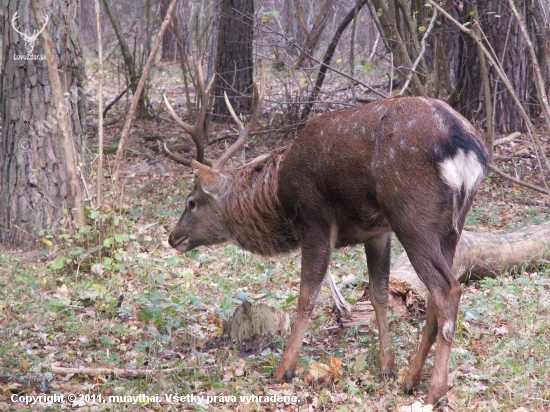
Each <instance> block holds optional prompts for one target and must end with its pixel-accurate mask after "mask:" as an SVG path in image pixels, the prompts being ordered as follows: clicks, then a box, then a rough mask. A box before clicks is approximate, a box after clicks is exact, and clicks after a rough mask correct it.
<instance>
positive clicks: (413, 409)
mask: <svg viewBox="0 0 550 412" xmlns="http://www.w3.org/2000/svg"><path fill="white" fill-rule="evenodd" d="M433 408H434V407H433V406H432V405H423V404H422V403H421V402H418V401H416V402H415V403H413V404H412V405H403V406H401V407H400V408H399V412H431V411H432V410H433Z"/></svg>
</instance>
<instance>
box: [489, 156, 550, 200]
mask: <svg viewBox="0 0 550 412" xmlns="http://www.w3.org/2000/svg"><path fill="white" fill-rule="evenodd" d="M487 167H488V168H489V169H491V170H492V171H493V172H495V173H497V174H498V175H500V176H502V177H504V178H505V179H508V180H509V181H511V182H514V183H515V184H518V185H520V186H524V187H527V188H529V189H532V190H535V191H537V192H540V193H544V194H545V195H550V192H548V190H545V189H543V188H542V187H539V186H535V185H532V184H531V183H527V182H524V181H522V180H519V179H516V178H515V177H513V176H510V175H509V174H507V173H504V172H503V171H502V170H500V169H499V168H498V167H496V166H495V165H494V164H492V163H489V164H488V165H487Z"/></svg>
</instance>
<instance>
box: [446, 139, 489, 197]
mask: <svg viewBox="0 0 550 412" xmlns="http://www.w3.org/2000/svg"><path fill="white" fill-rule="evenodd" d="M439 165H440V167H441V177H442V178H443V180H444V181H445V183H447V184H448V185H449V186H450V187H451V188H453V189H454V190H460V189H461V188H462V186H463V185H464V187H465V189H466V192H467V193H468V194H469V193H470V192H471V191H472V190H473V189H475V188H476V187H477V185H478V183H479V180H480V179H481V178H482V176H483V167H482V166H481V164H480V163H479V161H478V160H477V156H476V154H475V153H474V152H468V153H465V152H464V150H462V149H459V150H458V151H457V152H456V155H455V156H454V157H451V158H449V159H445V160H444V161H443V162H441V163H440V164H439Z"/></svg>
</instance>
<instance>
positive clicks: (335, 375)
mask: <svg viewBox="0 0 550 412" xmlns="http://www.w3.org/2000/svg"><path fill="white" fill-rule="evenodd" d="M341 368H342V359H340V358H337V357H336V356H333V357H332V358H331V359H330V373H331V374H332V380H333V381H334V382H336V381H339V380H340V369H341Z"/></svg>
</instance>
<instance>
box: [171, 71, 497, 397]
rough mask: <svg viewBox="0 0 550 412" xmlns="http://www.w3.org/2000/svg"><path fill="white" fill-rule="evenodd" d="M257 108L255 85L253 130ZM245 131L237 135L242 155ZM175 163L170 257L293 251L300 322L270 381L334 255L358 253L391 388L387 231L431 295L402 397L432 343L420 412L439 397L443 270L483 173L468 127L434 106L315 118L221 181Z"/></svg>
mask: <svg viewBox="0 0 550 412" xmlns="http://www.w3.org/2000/svg"><path fill="white" fill-rule="evenodd" d="M262 78H263V68H262ZM202 90H203V91H204V82H203V86H202ZM262 99H263V82H262V87H261V91H260V92H258V89H257V88H255V101H256V103H255V107H256V108H255V114H254V116H255V117H254V118H253V120H252V122H251V125H250V126H253V123H255V122H256V120H257V115H258V113H259V109H260V106H261V102H262ZM234 118H235V121H237V122H238V119H237V118H236V116H234ZM238 123H239V122H238ZM250 126H249V128H248V129H247V130H245V129H244V127H243V126H242V124H240V125H239V130H240V138H239V142H238V144H239V145H242V144H243V143H244V140H245V139H246V135H247V133H248V132H249V131H250V130H251V127H250ZM243 136H244V137H243ZM237 149H238V147H237V148H235V147H232V148H231V150H232V152H231V153H234V152H235V150H237ZM176 159H177V160H178V161H180V162H181V163H184V164H188V165H192V167H193V168H194V169H195V171H196V180H195V189H194V190H193V192H192V193H191V194H190V195H189V197H188V198H187V203H186V207H185V211H184V213H183V215H182V216H181V218H180V220H179V222H178V224H177V225H176V227H175V228H174V230H173V231H172V233H171V234H170V238H169V243H170V245H171V246H172V247H174V248H176V249H177V250H179V251H181V252H186V251H188V250H191V249H193V248H195V247H198V246H201V245H214V244H219V243H222V242H231V243H234V244H235V245H237V246H239V247H241V248H243V249H246V250H249V251H251V252H253V253H258V254H260V255H263V256H274V255H280V254H282V253H287V252H290V251H292V250H295V249H298V248H301V251H302V273H301V283H300V296H299V299H298V313H297V316H296V320H295V322H294V325H293V327H292V332H291V335H290V338H289V340H288V344H287V347H286V349H285V351H284V353H283V356H282V359H281V362H280V364H279V367H278V368H277V370H276V371H275V373H274V377H275V378H276V379H278V380H283V379H291V378H292V376H293V375H294V371H295V369H296V363H297V360H298V356H299V352H300V347H301V345H302V340H303V338H304V334H305V331H306V326H307V324H308V321H309V319H310V316H311V313H312V310H313V308H314V306H315V304H316V301H317V296H318V294H319V291H320V288H321V283H322V281H323V279H324V277H325V274H326V272H327V269H328V266H329V262H330V258H331V253H332V251H333V250H334V249H335V248H340V247H343V246H348V245H356V244H359V243H363V244H364V246H365V252H366V256H367V265H368V271H369V290H370V296H371V300H372V304H373V306H374V309H375V313H376V320H377V323H378V329H379V334H380V366H381V368H382V370H383V373H384V375H386V376H394V377H395V376H396V372H395V371H396V365H395V362H394V357H393V355H392V353H391V351H390V338H389V328H388V319H387V310H388V278H389V269H390V240H391V234H390V232H392V231H393V232H395V234H396V235H397V237H398V239H399V240H400V241H401V243H402V244H403V247H404V248H405V250H406V252H407V254H408V256H409V259H410V261H411V263H412V265H413V266H414V268H415V270H416V272H417V273H418V275H419V277H420V279H421V280H422V281H423V282H424V283H425V285H426V286H427V288H428V289H429V291H430V298H429V300H428V308H427V322H426V327H425V329H424V334H423V337H422V341H421V343H420V348H419V350H418V353H417V355H416V356H415V358H414V361H413V362H412V364H411V365H410V368H409V371H408V373H407V375H406V377H405V380H404V383H403V389H404V390H405V391H406V392H410V391H411V390H413V389H414V388H416V387H417V386H418V385H419V383H420V376H421V371H422V368H423V366H424V363H425V361H426V357H427V356H428V351H429V350H430V348H431V346H432V345H433V343H434V342H436V341H437V351H436V355H435V365H434V368H433V373H432V380H431V386H430V391H429V395H428V399H427V403H429V404H434V405H435V404H437V403H438V402H439V400H440V399H441V398H442V397H443V396H445V394H446V393H447V390H448V385H447V375H448V371H449V356H450V352H451V345H452V342H453V338H454V332H455V324H456V319H457V312H458V307H459V302H460V297H461V287H460V285H459V283H458V282H457V281H456V280H455V278H454V277H453V274H452V273H451V266H452V261H453V256H454V253H455V247H456V244H457V242H458V239H459V237H460V233H461V231H462V227H463V225H464V220H465V217H466V214H467V213H468V210H469V209H470V206H471V204H472V200H473V197H474V194H475V192H476V190H477V188H478V186H479V184H480V182H481V180H482V178H483V175H484V171H485V167H486V164H487V152H486V149H485V146H484V143H483V141H482V140H481V138H480V137H479V135H478V133H477V132H476V130H475V129H474V128H473V127H472V125H471V124H470V123H468V121H466V120H465V119H464V118H463V117H462V116H461V115H459V114H458V113H457V112H455V111H454V110H453V109H451V107H449V106H448V105H447V104H445V103H443V102H441V101H439V100H435V99H429V98H423V97H396V98H391V99H388V100H384V101H379V102H375V103H371V104H367V105H364V106H360V107H356V108H352V109H348V110H343V111H340V112H335V113H331V114H325V115H322V116H320V117H318V118H317V119H315V120H313V121H312V122H311V123H309V125H307V126H306V127H305V128H304V129H303V130H302V131H301V132H300V133H299V135H298V136H297V137H296V139H295V140H294V142H293V144H292V145H291V146H290V147H287V148H285V149H283V150H281V151H279V152H276V153H270V154H268V155H265V156H264V157H262V158H259V159H257V160H255V161H253V162H251V163H249V164H247V165H244V166H243V167H240V168H229V169H223V170H222V168H223V165H224V164H225V162H226V161H227V159H228V156H227V153H226V155H225V156H224V157H223V159H221V161H218V162H216V163H214V167H213V168H211V167H209V166H206V165H204V164H201V163H199V162H197V161H194V160H193V161H189V159H183V160H182V159H181V158H179V159H178V158H177V157H176Z"/></svg>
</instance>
